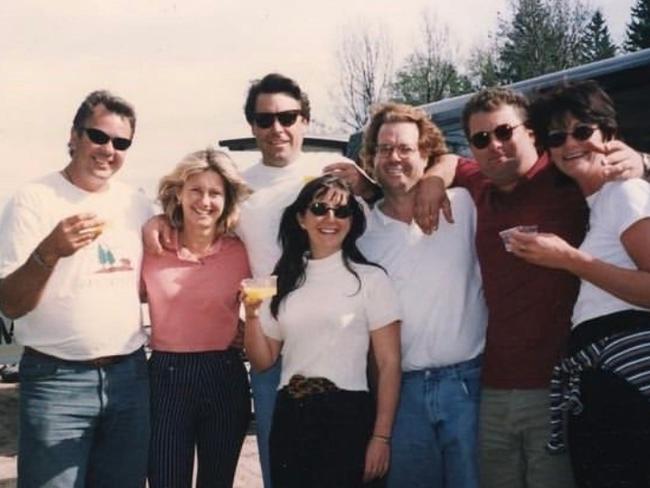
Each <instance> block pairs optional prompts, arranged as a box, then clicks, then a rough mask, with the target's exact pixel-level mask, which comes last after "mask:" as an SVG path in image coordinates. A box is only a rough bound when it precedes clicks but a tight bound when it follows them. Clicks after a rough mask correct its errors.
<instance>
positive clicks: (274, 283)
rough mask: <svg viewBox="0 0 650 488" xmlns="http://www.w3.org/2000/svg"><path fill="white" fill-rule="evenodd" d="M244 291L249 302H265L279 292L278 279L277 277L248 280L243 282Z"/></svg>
mask: <svg viewBox="0 0 650 488" xmlns="http://www.w3.org/2000/svg"><path fill="white" fill-rule="evenodd" d="M242 289H243V291H244V299H245V300H246V301H247V302H257V301H259V300H265V299H267V298H271V297H272V296H274V295H275V294H276V293H277V292H278V278H277V276H263V277H259V278H247V279H245V280H244V281H242Z"/></svg>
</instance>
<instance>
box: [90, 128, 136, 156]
mask: <svg viewBox="0 0 650 488" xmlns="http://www.w3.org/2000/svg"><path fill="white" fill-rule="evenodd" d="M84 132H85V133H86V135H87V136H88V139H90V142H92V143H94V144H99V145H101V146H103V145H104V144H106V143H107V142H108V141H111V143H112V144H113V147H114V148H115V149H116V150H117V151H126V150H127V149H128V148H129V146H131V139H125V138H124V137H111V136H109V135H108V134H107V133H106V132H104V131H102V130H99V129H93V128H92V127H85V128H84Z"/></svg>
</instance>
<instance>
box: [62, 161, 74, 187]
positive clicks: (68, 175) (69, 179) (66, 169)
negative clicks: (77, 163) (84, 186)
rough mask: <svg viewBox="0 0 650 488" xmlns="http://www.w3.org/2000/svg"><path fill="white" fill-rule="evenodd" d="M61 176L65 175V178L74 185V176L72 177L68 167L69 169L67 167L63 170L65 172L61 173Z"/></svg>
mask: <svg viewBox="0 0 650 488" xmlns="http://www.w3.org/2000/svg"><path fill="white" fill-rule="evenodd" d="M61 174H62V175H63V177H64V178H65V179H66V180H68V181H69V182H70V183H72V184H73V185H74V181H72V175H71V174H70V172H69V171H68V167H67V166H66V167H65V168H63V170H62V171H61Z"/></svg>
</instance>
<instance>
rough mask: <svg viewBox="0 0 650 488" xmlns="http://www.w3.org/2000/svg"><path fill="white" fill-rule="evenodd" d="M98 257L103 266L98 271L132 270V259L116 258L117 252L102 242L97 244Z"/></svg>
mask: <svg viewBox="0 0 650 488" xmlns="http://www.w3.org/2000/svg"><path fill="white" fill-rule="evenodd" d="M97 257H98V260H99V264H100V265H101V268H100V269H99V270H97V271H96V273H115V272H117V271H132V270H133V266H131V260H130V259H128V258H116V257H115V253H114V252H113V251H112V250H111V249H110V248H109V247H108V246H104V245H102V244H99V245H98V246H97Z"/></svg>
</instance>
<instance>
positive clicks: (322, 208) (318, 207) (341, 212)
mask: <svg viewBox="0 0 650 488" xmlns="http://www.w3.org/2000/svg"><path fill="white" fill-rule="evenodd" d="M330 210H331V211H332V212H333V213H334V217H336V218H337V219H347V218H348V217H349V216H350V215H352V209H351V208H350V206H349V205H342V206H340V207H328V206H327V205H325V204H324V203H323V202H314V203H312V204H311V205H310V206H309V211H310V212H311V213H312V214H314V215H315V216H316V217H322V216H323V215H325V214H326V213H327V212H329V211H330Z"/></svg>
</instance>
